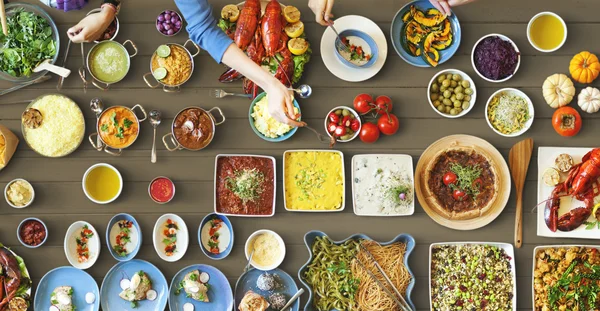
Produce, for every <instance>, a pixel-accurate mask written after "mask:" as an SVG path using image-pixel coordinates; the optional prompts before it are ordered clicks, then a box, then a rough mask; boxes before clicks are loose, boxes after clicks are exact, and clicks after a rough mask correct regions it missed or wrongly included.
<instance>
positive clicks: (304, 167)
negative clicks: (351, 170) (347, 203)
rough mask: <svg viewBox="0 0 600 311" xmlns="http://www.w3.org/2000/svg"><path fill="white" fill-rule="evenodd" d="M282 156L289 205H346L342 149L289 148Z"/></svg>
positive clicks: (331, 208) (327, 207)
mask: <svg viewBox="0 0 600 311" xmlns="http://www.w3.org/2000/svg"><path fill="white" fill-rule="evenodd" d="M283 158H284V159H283V165H284V177H283V178H284V194H285V207H286V209H288V210H297V211H340V210H342V209H343V207H344V165H343V156H342V153H341V152H339V151H290V152H286V153H285V154H284V156H283Z"/></svg>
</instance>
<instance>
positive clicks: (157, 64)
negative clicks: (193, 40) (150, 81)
mask: <svg viewBox="0 0 600 311" xmlns="http://www.w3.org/2000/svg"><path fill="white" fill-rule="evenodd" d="M161 47H163V46H161ZM164 47H168V49H166V48H165V50H161V51H160V52H161V53H159V51H158V50H157V52H155V53H154V54H153V55H152V74H153V75H154V77H155V78H156V80H158V81H159V82H160V83H162V84H164V85H168V86H178V85H181V84H183V83H185V82H186V81H187V80H188V79H189V78H190V76H191V75H192V70H193V64H192V55H190V52H188V50H187V49H186V48H184V47H182V46H180V45H178V44H168V45H165V46H164ZM165 71H166V75H165V74H164V73H165ZM161 72H162V73H161Z"/></svg>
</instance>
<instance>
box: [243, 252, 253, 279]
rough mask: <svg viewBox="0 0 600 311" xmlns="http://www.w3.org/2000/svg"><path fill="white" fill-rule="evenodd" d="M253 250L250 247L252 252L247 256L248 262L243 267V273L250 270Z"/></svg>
mask: <svg viewBox="0 0 600 311" xmlns="http://www.w3.org/2000/svg"><path fill="white" fill-rule="evenodd" d="M254 251H255V249H252V253H250V256H248V263H247V264H246V267H244V273H246V272H248V270H250V263H251V262H252V256H254Z"/></svg>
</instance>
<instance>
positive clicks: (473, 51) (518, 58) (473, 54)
mask: <svg viewBox="0 0 600 311" xmlns="http://www.w3.org/2000/svg"><path fill="white" fill-rule="evenodd" d="M493 36H496V37H499V38H500V39H502V40H504V41H508V42H510V44H511V45H512V46H513V47H514V48H515V51H517V54H518V56H517V67H515V72H513V74H512V75H510V76H508V77H506V78H504V79H500V80H492V79H488V78H486V77H485V76H484V75H483V74H481V73H480V72H479V70H477V66H475V49H476V48H477V46H478V45H479V43H480V42H481V41H483V39H485V38H487V37H493ZM471 65H472V66H473V69H474V70H475V72H476V73H477V74H478V75H479V76H480V77H481V78H482V79H483V80H485V81H488V82H494V83H500V82H504V81H507V80H508V79H510V78H512V77H514V75H515V74H517V71H519V66H521V51H519V48H518V47H517V45H516V44H515V42H514V41H513V40H511V39H510V38H509V37H507V36H505V35H502V34H499V33H491V34H488V35H485V36H483V37H481V38H480V39H479V40H477V42H475V45H473V50H472V51H471Z"/></svg>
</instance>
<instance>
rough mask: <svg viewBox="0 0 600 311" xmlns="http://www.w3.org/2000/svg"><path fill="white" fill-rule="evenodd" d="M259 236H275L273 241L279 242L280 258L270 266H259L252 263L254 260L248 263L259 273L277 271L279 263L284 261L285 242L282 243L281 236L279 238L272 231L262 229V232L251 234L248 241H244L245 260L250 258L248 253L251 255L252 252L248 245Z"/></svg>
mask: <svg viewBox="0 0 600 311" xmlns="http://www.w3.org/2000/svg"><path fill="white" fill-rule="evenodd" d="M261 234H272V235H273V236H275V239H277V241H278V242H279V246H280V247H281V250H282V251H281V256H280V257H281V258H279V259H278V260H277V261H276V262H275V263H274V264H272V265H270V266H265V267H263V266H260V265H258V264H256V263H255V262H254V259H253V260H252V261H251V262H250V264H251V265H252V266H253V267H254V268H256V269H258V270H261V271H271V270H274V269H277V267H279V266H280V265H281V263H282V262H283V259H285V242H283V239H282V238H281V236H279V234H277V233H275V232H274V231H271V230H266V229H262V230H258V231H256V232H254V233H252V234H251V235H250V237H248V239H247V240H246V244H245V245H244V253H245V254H246V259H249V258H250V253H252V251H251V250H250V243H253V242H254V239H256V237H258V236H259V235H261Z"/></svg>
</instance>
